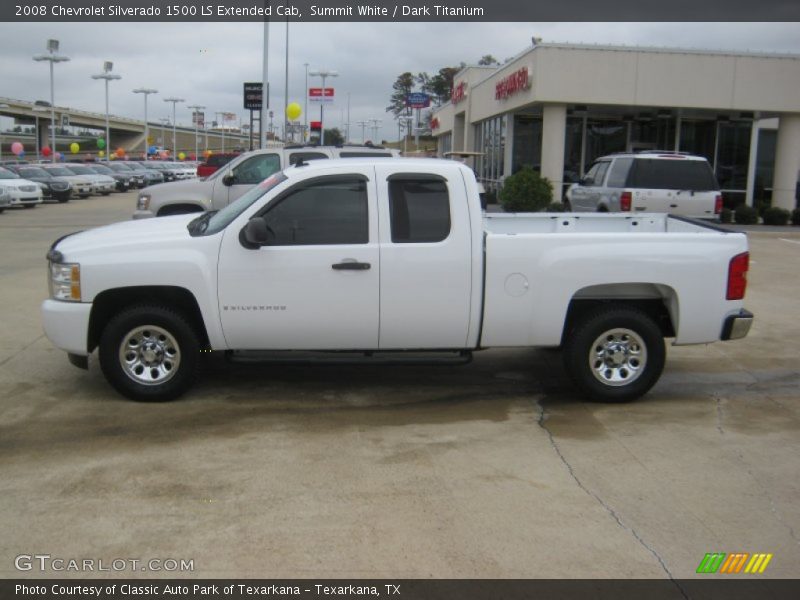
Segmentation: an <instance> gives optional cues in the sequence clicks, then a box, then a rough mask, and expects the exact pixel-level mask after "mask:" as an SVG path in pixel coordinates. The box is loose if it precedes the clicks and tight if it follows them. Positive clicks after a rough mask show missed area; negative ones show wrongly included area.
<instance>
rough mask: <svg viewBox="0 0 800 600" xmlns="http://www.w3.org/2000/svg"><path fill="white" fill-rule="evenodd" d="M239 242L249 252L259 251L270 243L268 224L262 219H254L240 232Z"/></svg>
mask: <svg viewBox="0 0 800 600" xmlns="http://www.w3.org/2000/svg"><path fill="white" fill-rule="evenodd" d="M239 242H240V243H241V244H242V246H244V247H245V248H247V249H248V250H258V249H259V248H261V246H265V245H266V244H267V243H268V242H269V230H268V229H267V222H266V221H265V220H264V219H263V218H262V217H253V218H252V219H250V220H249V221H248V222H247V225H245V226H244V227H242V230H241V231H240V232H239Z"/></svg>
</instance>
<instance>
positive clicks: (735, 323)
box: [720, 309, 755, 341]
mask: <svg viewBox="0 0 800 600" xmlns="http://www.w3.org/2000/svg"><path fill="white" fill-rule="evenodd" d="M754 318H755V317H754V316H753V313H751V312H750V311H749V310H745V309H741V310H740V311H739V312H738V313H737V314H735V315H729V316H728V317H727V318H726V319H725V322H724V323H723V324H722V335H721V336H720V339H721V340H723V341H726V340H739V339H741V338H743V337H745V336H746V335H747V334H748V333H749V332H750V327H751V326H752V325H753V319H754Z"/></svg>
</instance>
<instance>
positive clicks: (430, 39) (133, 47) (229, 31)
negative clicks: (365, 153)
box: [0, 23, 800, 141]
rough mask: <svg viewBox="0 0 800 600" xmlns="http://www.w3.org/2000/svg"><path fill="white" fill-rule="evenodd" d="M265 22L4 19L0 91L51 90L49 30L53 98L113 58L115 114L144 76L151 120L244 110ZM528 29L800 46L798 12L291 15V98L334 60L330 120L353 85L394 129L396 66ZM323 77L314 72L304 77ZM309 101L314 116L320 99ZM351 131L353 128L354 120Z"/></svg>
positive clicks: (693, 44) (273, 50)
mask: <svg viewBox="0 0 800 600" xmlns="http://www.w3.org/2000/svg"><path fill="white" fill-rule="evenodd" d="M262 31H263V26H262V25H261V24H260V23H199V24H191V23H181V24H172V23H138V24H129V23H58V24H56V23H50V24H48V23H14V24H11V23H0V52H1V54H0V57H1V58H0V96H5V97H9V98H14V99H22V100H49V94H50V92H49V79H48V68H47V64H46V63H36V62H34V61H33V60H32V59H31V57H32V56H33V55H34V54H38V53H41V52H44V51H45V43H46V40H47V39H48V38H56V39H59V40H60V41H61V52H62V53H63V54H65V55H66V56H68V57H70V58H71V61H70V62H67V63H62V64H58V65H56V86H55V88H56V105H57V106H64V105H66V106H70V107H73V108H78V109H82V110H89V111H96V112H103V110H104V108H103V82H102V81H95V80H93V79H91V78H90V76H91V75H92V74H94V73H99V72H101V71H102V65H103V61H104V60H111V61H113V62H114V71H115V72H116V73H118V74H120V75H122V80H120V81H115V82H112V83H111V94H110V105H111V108H110V111H111V113H112V114H117V115H123V116H128V117H134V118H142V117H143V112H144V108H143V99H142V96H141V95H136V94H133V93H132V90H133V89H134V88H136V87H140V86H146V87H151V88H155V89H157V90H159V94H157V95H155V96H150V100H149V111H148V112H149V117H150V120H151V121H157V120H158V119H159V118H160V117H167V116H171V106H172V105H171V104H168V103H165V102H163V100H162V99H163V98H166V97H169V96H178V97H181V98H185V99H186V100H187V101H188V102H187V103H186V104H201V105H205V106H206V107H207V109H206V114H207V119H209V120H210V119H211V118H213V117H210V115H209V113H213V112H215V111H229V112H236V113H237V114H239V115H241V116H242V118H246V116H247V114H248V113H247V112H246V111H244V110H243V109H242V83H243V82H244V81H260V79H261V54H262ZM285 32H286V25H285V23H273V24H272V26H271V33H270V54H269V73H270V81H271V86H272V92H271V104H272V107H273V110H275V114H276V115H279V114H281V112H282V110H283V98H284V87H285V86H284V72H285V60H286V54H285V42H286V37H285V36H286V33H285ZM532 36H536V37H541V38H542V39H543V41H545V42H581V43H599V44H627V45H650V46H669V47H688V48H704V49H715V50H724V49H727V50H757V51H768V52H794V53H800V24H799V23H447V24H442V23H325V24H314V23H299V24H298V23H294V24H291V25H290V29H289V42H290V45H289V101H290V102H292V101H296V102H299V103H300V105H301V106H302V105H303V89H304V80H305V75H304V72H305V68H304V66H303V64H304V63H310V65H311V67H310V68H311V69H312V70H313V69H315V68H328V69H334V70H337V71H338V72H339V74H340V76H339V77H338V78H337V79H335V80H334V81H333V85H334V87H335V88H336V97H337V99H338V100H337V103H336V105H334V106H333V107H331V108H330V109H327V108H326V119H325V122H326V123H325V124H326V127H327V126H342V123H343V115H342V111H343V110H344V109H346V105H347V103H346V98H347V93H348V92H349V93H350V96H351V103H350V121H351V123H355V122H356V121H360V120H365V119H370V118H378V119H383V126H382V130H381V132H380V133H381V135H380V137H381V138H383V139H396V137H397V127H396V124H395V122H394V121H393V120H392V117H391V115H390V114H389V113H386V112H385V108H386V106H387V105H388V98H389V94H390V93H391V86H392V83H393V82H394V80H395V78H396V77H397V75H398V74H400V73H402V72H404V71H411V72H413V73H417V72H420V71H427V72H432V73H433V72H436V71H438V69H439V68H441V67H444V66H449V65H457V64H458V63H460V62H461V61H464V62H466V63H474V62H476V61H477V60H478V59H479V58H480V57H481V56H482V55H484V54H492V55H494V56H495V57H496V58H498V59H499V60H500V61H501V62H502V61H503V60H504V59H505V58H508V57H511V56H514V55H516V54H518V53H519V52H521V51H522V50H524V49H525V48H526V47H527V46H529V45H530V40H531V37H532ZM319 81H320V80H319V78H310V85H312V86H313V85H317V86H318V85H319ZM186 104H184V105H180V104H179V105H178V119H177V120H178V123H179V124H187V125H188V124H190V121H191V115H190V111H189V110H188V109H186V108H185V106H186ZM310 112H311V118H312V119H316V118H317V116H318V114H319V109H318V108H314V109H311V108H310ZM302 118H303V117H301V120H302ZM345 119H346V117H345ZM8 124H9V121H8V120H5V121H4V123H3V125H4V127H5V126H8ZM352 131H353V134H352V138H353V139H354V140H356V141H358V140H360V128H359V127H356V126H353V129H352Z"/></svg>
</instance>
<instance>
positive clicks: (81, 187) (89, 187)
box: [39, 163, 95, 198]
mask: <svg viewBox="0 0 800 600" xmlns="http://www.w3.org/2000/svg"><path fill="white" fill-rule="evenodd" d="M39 166H40V167H41V168H42V169H43V170H45V171H47V172H48V173H49V174H50V175H52V176H53V177H57V178H58V179H62V180H64V181H68V182H69V184H70V185H71V186H72V193H73V194H75V195H77V196H78V197H79V198H88V197H89V196H91V195H92V194H93V193H94V189H95V184H94V181H93V179H92V178H91V177H88V176H86V175H76V174H75V173H74V172H73V171H70V170H69V169H67V168H66V167H65V166H64V165H62V164H52V163H47V164H41V165H39Z"/></svg>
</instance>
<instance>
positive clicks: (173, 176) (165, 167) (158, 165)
mask: <svg viewBox="0 0 800 600" xmlns="http://www.w3.org/2000/svg"><path fill="white" fill-rule="evenodd" d="M147 168H148V169H150V170H152V171H158V172H159V173H161V174H162V175H163V176H164V183H168V182H170V181H176V180H177V179H178V170H177V169H176V168H175V167H172V166H170V164H169V163H166V162H164V161H160V160H153V161H150V162H148V163H147Z"/></svg>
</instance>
